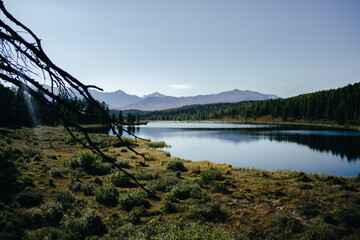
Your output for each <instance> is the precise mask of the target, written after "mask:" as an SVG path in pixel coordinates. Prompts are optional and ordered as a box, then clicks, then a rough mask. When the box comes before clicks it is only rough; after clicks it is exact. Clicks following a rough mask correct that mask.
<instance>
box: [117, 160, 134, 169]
mask: <svg viewBox="0 0 360 240" xmlns="http://www.w3.org/2000/svg"><path fill="white" fill-rule="evenodd" d="M117 165H118V166H119V167H121V168H131V166H130V163H129V160H120V161H118V162H117Z"/></svg>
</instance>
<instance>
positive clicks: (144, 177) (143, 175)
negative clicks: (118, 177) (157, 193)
mask: <svg viewBox="0 0 360 240" xmlns="http://www.w3.org/2000/svg"><path fill="white" fill-rule="evenodd" d="M135 177H136V179H138V180H153V179H156V178H158V177H159V175H157V174H152V173H146V172H144V171H140V172H137V173H136V174H135Z"/></svg>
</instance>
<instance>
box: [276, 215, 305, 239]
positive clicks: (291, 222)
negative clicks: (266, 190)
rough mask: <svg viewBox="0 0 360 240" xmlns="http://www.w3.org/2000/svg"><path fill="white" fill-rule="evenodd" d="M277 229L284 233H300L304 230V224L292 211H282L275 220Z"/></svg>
mask: <svg viewBox="0 0 360 240" xmlns="http://www.w3.org/2000/svg"><path fill="white" fill-rule="evenodd" d="M273 225H274V227H275V231H277V232H280V233H282V235H284V234H288V235H290V234H293V233H300V232H302V231H303V225H302V224H301V222H300V220H299V219H297V218H295V217H294V216H292V215H291V214H290V213H280V214H278V215H276V216H275V218H274V220H273Z"/></svg>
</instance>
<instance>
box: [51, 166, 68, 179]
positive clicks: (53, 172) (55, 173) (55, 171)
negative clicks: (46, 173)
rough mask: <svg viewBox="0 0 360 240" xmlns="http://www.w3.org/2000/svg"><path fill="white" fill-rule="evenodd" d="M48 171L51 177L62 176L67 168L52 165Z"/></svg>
mask: <svg viewBox="0 0 360 240" xmlns="http://www.w3.org/2000/svg"><path fill="white" fill-rule="evenodd" d="M50 173H51V175H52V177H53V178H62V177H64V175H65V174H67V170H66V169H64V168H58V167H54V168H52V169H51V170H50Z"/></svg>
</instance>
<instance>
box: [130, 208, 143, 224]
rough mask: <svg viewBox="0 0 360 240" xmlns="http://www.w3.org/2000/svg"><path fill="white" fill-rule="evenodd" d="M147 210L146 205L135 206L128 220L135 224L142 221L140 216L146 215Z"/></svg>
mask: <svg viewBox="0 0 360 240" xmlns="http://www.w3.org/2000/svg"><path fill="white" fill-rule="evenodd" d="M146 215H147V211H146V209H145V207H144V206H139V207H134V208H133V209H132V210H131V211H130V212H129V215H128V221H129V222H131V223H133V224H139V223H141V219H140V217H143V216H146Z"/></svg>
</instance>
